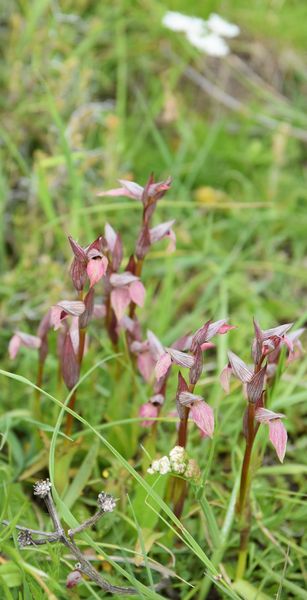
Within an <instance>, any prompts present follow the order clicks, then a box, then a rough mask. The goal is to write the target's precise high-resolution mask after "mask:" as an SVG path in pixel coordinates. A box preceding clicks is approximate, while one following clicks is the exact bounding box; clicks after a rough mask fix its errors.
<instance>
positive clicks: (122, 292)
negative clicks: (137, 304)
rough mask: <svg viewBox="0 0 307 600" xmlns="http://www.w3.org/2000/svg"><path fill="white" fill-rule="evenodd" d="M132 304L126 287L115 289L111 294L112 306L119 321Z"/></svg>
mask: <svg viewBox="0 0 307 600" xmlns="http://www.w3.org/2000/svg"><path fill="white" fill-rule="evenodd" d="M129 304H130V294H129V290H128V288H126V287H122V288H115V289H114V290H112V292H111V306H112V308H113V310H114V312H115V315H116V318H117V320H118V321H120V320H121V318H122V317H123V316H124V314H125V310H126V308H127V306H128V305H129Z"/></svg>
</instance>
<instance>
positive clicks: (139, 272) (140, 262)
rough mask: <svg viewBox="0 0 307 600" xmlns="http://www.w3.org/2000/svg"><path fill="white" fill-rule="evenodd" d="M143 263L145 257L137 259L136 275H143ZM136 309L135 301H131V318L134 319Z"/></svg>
mask: <svg viewBox="0 0 307 600" xmlns="http://www.w3.org/2000/svg"><path fill="white" fill-rule="evenodd" d="M143 264H144V259H139V260H137V261H136V265H135V275H136V277H141V275H142V269H143ZM135 309H136V304H135V302H131V304H130V309H129V317H130V319H133V317H134V314H135Z"/></svg>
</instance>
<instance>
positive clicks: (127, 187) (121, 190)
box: [97, 177, 172, 204]
mask: <svg viewBox="0 0 307 600" xmlns="http://www.w3.org/2000/svg"><path fill="white" fill-rule="evenodd" d="M171 182H172V180H171V178H170V177H169V178H168V179H166V180H165V181H159V182H157V183H154V181H153V178H152V177H151V178H150V179H149V180H148V182H147V185H146V186H145V187H142V186H141V185H139V184H138V183H135V182H134V181H127V180H126V179H119V183H120V184H121V187H118V188H114V189H111V190H107V191H102V192H99V193H98V194H97V195H98V196H127V197H128V198H132V199H133V200H139V201H141V202H143V204H145V202H146V200H147V198H148V197H149V198H153V197H154V198H155V199H156V200H159V199H160V198H162V196H164V194H165V193H166V192H167V190H169V188H170V187H171Z"/></svg>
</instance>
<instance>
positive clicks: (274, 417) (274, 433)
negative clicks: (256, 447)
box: [255, 408, 288, 462]
mask: <svg viewBox="0 0 307 600" xmlns="http://www.w3.org/2000/svg"><path fill="white" fill-rule="evenodd" d="M284 416H285V415H283V414H282V413H275V412H273V411H272V410H267V409H266V408H258V409H257V410H256V415H255V418H256V421H258V422H259V423H264V424H265V425H268V427H269V438H270V442H271V443H272V444H273V446H274V448H275V450H276V454H277V456H278V458H279V460H280V462H283V461H284V457H285V454H286V448H287V438H288V435H287V430H286V428H285V426H284V424H283V422H282V421H281V419H283V418H284Z"/></svg>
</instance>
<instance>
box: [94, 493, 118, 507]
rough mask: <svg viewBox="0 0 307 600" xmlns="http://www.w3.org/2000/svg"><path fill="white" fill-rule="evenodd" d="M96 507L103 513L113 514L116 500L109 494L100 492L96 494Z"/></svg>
mask: <svg viewBox="0 0 307 600" xmlns="http://www.w3.org/2000/svg"><path fill="white" fill-rule="evenodd" d="M97 502H98V506H99V508H100V509H101V510H103V512H113V510H114V508H115V507H116V500H115V498H114V497H113V496H111V494H105V493H104V492H100V494H98V499H97Z"/></svg>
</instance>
